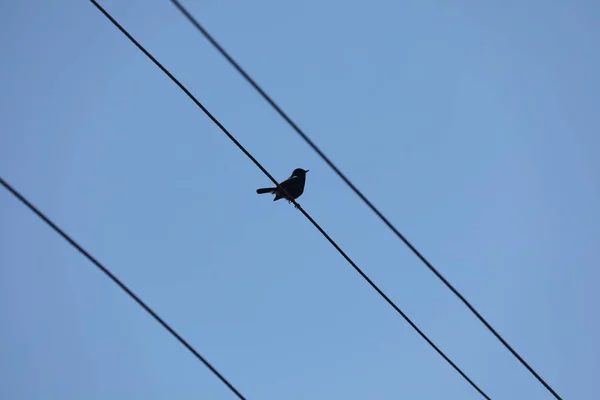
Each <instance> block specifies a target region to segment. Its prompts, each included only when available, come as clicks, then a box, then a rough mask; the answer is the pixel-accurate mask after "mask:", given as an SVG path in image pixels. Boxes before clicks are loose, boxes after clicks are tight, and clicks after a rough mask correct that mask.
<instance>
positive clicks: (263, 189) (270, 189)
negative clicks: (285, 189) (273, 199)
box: [256, 188, 277, 194]
mask: <svg viewBox="0 0 600 400" xmlns="http://www.w3.org/2000/svg"><path fill="white" fill-rule="evenodd" d="M276 189H277V188H262V189H256V193H258V194H265V193H274V192H275V190H276Z"/></svg>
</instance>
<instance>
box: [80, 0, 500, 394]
mask: <svg viewBox="0 0 600 400" xmlns="http://www.w3.org/2000/svg"><path fill="white" fill-rule="evenodd" d="M90 1H91V2H92V3H93V4H94V5H95V6H96V8H98V10H100V12H102V14H104V16H105V17H106V18H108V19H109V20H110V21H111V22H112V23H113V24H114V25H115V27H117V28H118V29H119V30H120V31H121V33H123V34H124V35H125V36H126V37H127V38H128V39H129V40H130V41H131V42H132V43H133V44H134V45H135V46H136V47H137V48H138V49H139V50H140V51H142V52H143V53H144V54H145V55H146V56H147V57H148V58H149V59H150V60H151V61H152V62H153V63H154V64H155V65H156V66H157V67H158V68H160V70H161V71H163V72H164V73H165V74H166V75H167V76H168V77H169V78H170V79H171V80H172V81H173V82H174V83H175V84H176V85H177V86H178V87H179V88H180V89H181V90H182V91H183V92H184V93H185V94H186V95H187V96H188V97H189V98H190V99H191V100H192V101H193V102H194V103H195V104H196V105H197V106H198V107H199V108H200V109H201V110H202V111H203V112H204V114H206V116H207V117H208V118H210V120H211V121H212V122H214V123H215V125H217V126H218V127H219V129H221V131H222V132H223V133H224V134H225V135H227V137H228V138H229V139H230V140H231V141H232V142H233V143H234V144H235V145H236V146H237V147H238V148H239V149H240V150H241V151H242V152H243V153H244V154H245V155H246V156H247V157H248V158H249V159H250V160H251V161H252V162H253V163H254V165H256V166H257V167H258V168H259V169H260V170H261V171H262V172H263V173H264V174H265V175H266V176H267V177H268V178H269V179H270V180H271V182H273V184H274V185H276V186H277V187H278V188H280V189H281V190H283V191H284V192H286V191H285V189H284V188H282V187H281V186H280V185H279V183H278V182H277V181H276V180H275V178H273V176H272V175H271V174H270V173H269V172H268V171H267V170H266V169H265V168H264V167H263V166H262V165H261V164H260V163H259V162H258V160H256V158H254V156H252V154H250V152H248V150H246V149H245V148H244V146H242V145H241V143H240V142H238V141H237V139H236V138H235V137H234V136H233V135H232V134H231V133H230V132H229V131H228V130H227V129H226V128H225V127H224V126H223V125H222V124H221V123H220V122H219V121H218V120H217V119H216V118H215V117H214V116H213V115H212V114H211V113H210V111H208V109H207V108H206V107H204V105H203V104H202V103H200V101H199V100H198V99H196V97H195V96H194V95H193V94H192V93H191V92H190V91H189V90H188V89H187V88H186V87H185V86H184V85H183V84H182V83H181V82H180V81H179V80H178V79H177V78H175V76H174V75H173V74H172V73H171V72H169V70H167V69H166V68H165V67H164V66H163V65H162V64H161V63H160V62H159V61H158V60H157V59H156V58H154V56H153V55H152V54H150V52H148V51H147V50H146V49H145V48H144V47H143V46H142V45H141V44H140V43H139V42H138V41H137V40H135V39H134V38H133V36H131V35H130V34H129V32H127V31H126V30H125V28H123V27H122V26H121V25H120V24H119V23H118V22H117V21H116V20H115V19H114V18H113V17H112V16H111V15H110V14H109V13H108V12H107V11H106V10H105V9H104V8H102V6H100V4H98V3H97V2H96V1H95V0H90ZM286 193H287V192H286ZM290 198H291V197H290ZM292 202H293V203H294V206H296V208H298V209H299V210H300V212H301V213H302V214H303V215H304V216H305V217H306V218H307V219H308V220H309V221H310V222H311V223H312V224H313V225H314V226H315V228H317V230H318V231H319V232H321V234H322V235H323V236H324V237H325V238H326V239H327V240H328V241H329V243H330V244H331V245H332V246H333V247H335V249H336V250H337V251H338V252H339V253H340V254H341V255H342V257H344V258H345V259H346V261H348V263H349V264H350V265H351V266H352V267H353V268H354V269H355V270H356V272H358V273H359V274H360V275H361V276H362V277H363V278H364V279H365V280H366V281H367V283H369V285H370V286H371V287H372V288H373V289H374V290H375V291H376V292H377V293H378V294H379V295H380V296H381V297H382V298H383V299H384V300H385V301H386V302H387V303H388V304H389V305H390V306H392V308H393V309H394V310H396V312H398V314H400V316H402V318H404V320H406V322H408V324H409V325H410V326H411V327H412V328H413V329H414V330H415V331H417V333H418V334H419V335H420V336H421V337H422V338H423V339H424V340H425V341H426V342H427V343H428V344H429V345H430V346H431V347H433V349H434V350H435V351H436V352H437V353H438V354H439V355H440V356H442V358H444V360H446V361H447V362H448V363H449V364H450V365H451V366H452V367H453V368H454V369H455V370H456V371H457V372H458V373H459V374H460V375H461V376H462V377H463V378H464V379H465V380H466V381H467V382H469V383H470V384H471V386H473V388H475V390H477V391H478V392H479V393H480V394H481V395H482V396H483V397H485V398H486V399H490V397H489V396H488V395H487V394H486V393H485V392H484V391H483V390H481V389H480V388H479V386H477V385H476V384H475V382H473V381H472V380H471V378H469V377H468V376H467V375H466V374H465V373H464V372H463V371H462V370H461V369H460V368H459V367H458V366H457V365H456V364H455V363H454V362H453V361H452V360H450V358H448V356H446V354H445V353H444V352H442V350H440V348H439V347H437V346H436V345H435V343H433V341H431V339H429V338H428V337H427V335H425V333H423V331H421V329H419V327H418V326H417V325H416V324H415V323H414V322H413V321H412V320H411V319H410V318H408V316H407V315H406V314H405V313H404V312H403V311H402V310H401V309H400V308H399V307H398V306H397V305H396V304H395V303H394V302H393V301H392V300H391V299H390V298H389V297H388V296H387V295H386V294H385V293H384V292H383V291H382V290H381V289H380V288H379V287H378V286H377V285H376V284H375V282H373V281H372V280H371V278H369V277H368V276H367V275H366V274H365V273H364V272H363V271H362V269H360V268H359V267H358V265H356V263H355V262H354V261H352V259H351V258H350V257H349V256H348V255H347V254H346V253H345V252H344V251H343V250H342V249H341V248H340V246H339V245H338V244H337V243H336V242H335V241H334V240H333V239H332V238H331V237H330V236H329V235H328V234H327V232H325V230H324V229H323V228H321V226H320V225H319V224H318V223H317V222H316V221H315V220H314V219H313V218H312V217H311V216H310V215H309V214H308V213H307V212H306V211H304V209H303V208H302V207H301V206H300V205H299V204H298V203H297V202H296V201H295V200H292Z"/></svg>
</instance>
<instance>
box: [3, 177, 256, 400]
mask: <svg viewBox="0 0 600 400" xmlns="http://www.w3.org/2000/svg"><path fill="white" fill-rule="evenodd" d="M0 184H1V185H2V186H4V188H5V189H6V190H8V191H9V192H10V193H11V194H12V195H13V196H15V197H16V198H17V199H18V200H19V201H20V202H21V203H23V204H24V205H25V206H26V207H27V208H29V209H30V210H31V211H33V213H34V214H36V215H37V216H38V217H40V218H41V219H42V220H43V221H44V222H45V223H46V224H47V225H48V226H49V227H50V228H52V229H53V230H54V231H55V232H56V233H58V234H59V235H60V236H61V237H62V238H63V239H65V240H66V241H67V242H68V243H69V244H70V245H71V246H73V247H74V248H75V249H76V250H77V251H78V252H80V253H81V254H83V255H84V256H85V258H87V259H88V260H89V261H91V262H92V264H94V265H95V266H96V267H98V269H100V270H101V271H102V272H104V274H105V275H106V276H108V277H109V278H110V279H111V280H112V281H113V282H114V283H116V284H117V286H119V287H120V288H121V289H123V291H124V292H125V293H127V294H128V295H129V297H131V298H132V299H133V300H135V302H136V303H138V305H140V306H141V307H142V308H143V309H144V310H145V311H146V312H147V313H148V314H150V315H151V316H152V318H154V319H155V320H156V321H157V322H158V323H159V324H161V325H162V327H163V328H165V329H166V330H167V331H169V333H170V334H171V335H173V336H174V337H175V339H177V340H178V341H179V342H180V343H181V344H182V345H184V346H185V348H186V349H188V350H189V351H190V352H191V353H192V354H193V355H194V356H195V357H196V358H197V359H198V360H200V361H201V362H202V364H204V365H205V366H206V367H207V368H208V369H209V370H210V371H211V372H212V373H213V374H214V375H216V376H217V378H219V379H220V380H221V382H223V383H224V384H225V385H226V386H227V387H228V388H229V390H231V391H232V392H233V393H234V394H235V395H236V396H237V397H238V398H239V399H241V400H246V398H245V397H244V396H242V394H241V393H240V392H239V391H238V390H237V389H236V388H235V387H234V386H233V385H232V384H231V383H229V381H228V380H227V379H225V377H224V376H223V375H221V373H220V372H219V371H217V370H216V369H215V367H213V366H212V365H211V364H210V363H209V362H208V361H207V360H206V359H205V358H204V357H202V355H200V353H198V351H197V350H196V349H194V347H192V345H191V344H189V343H188V342H187V341H186V340H185V339H184V338H183V337H182V336H181V335H180V334H179V333H177V331H175V329H173V328H171V326H170V325H169V324H168V323H166V322H165V321H164V320H163V319H162V318H161V317H160V316H159V315H158V314H157V313H156V312H155V311H154V310H153V309H152V308H150V306H148V305H147V304H146V303H144V301H143V300H142V299H140V298H139V297H138V296H137V295H136V294H135V293H134V292H133V291H132V290H131V289H129V287H128V286H127V285H126V284H124V283H123V282H121V280H119V278H117V277H116V276H115V275H114V274H113V273H112V272H110V270H109V269H108V268H107V267H105V266H104V265H102V264H101V263H100V261H98V260H97V259H96V258H94V256H92V255H91V254H90V253H89V252H88V251H87V250H85V249H84V248H83V247H82V246H81V245H80V244H79V243H77V242H76V241H75V239H73V238H71V236H69V235H68V234H67V233H65V231H63V230H62V229H61V228H60V227H58V225H56V224H55V223H54V222H52V220H50V218H48V217H47V216H46V215H45V214H44V213H43V212H41V211H40V210H39V209H38V208H37V207H36V206H34V205H33V204H32V203H31V202H29V200H27V199H26V198H25V197H24V196H23V195H22V194H21V193H19V192H18V191H17V190H16V189H14V188H13V187H12V186H11V185H10V184H9V183H8V182H6V181H5V180H4V179H2V177H0Z"/></svg>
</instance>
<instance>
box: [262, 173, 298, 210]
mask: <svg viewBox="0 0 600 400" xmlns="http://www.w3.org/2000/svg"><path fill="white" fill-rule="evenodd" d="M307 172H308V170H307V169H306V170H304V169H302V168H296V169H295V170H294V172H292V176H290V177H289V178H287V179H286V180H285V181H283V182H281V183H280V184H279V185H280V186H281V187H282V188H284V189H285V191H286V192H287V194H288V195H289V197H288V196H286V194H285V193H284V192H283V191H282V190H281V189H279V188H278V187H270V188H261V189H256V193H258V194H264V193H273V194H275V198H274V199H273V201H277V200H279V199H286V200H287V201H288V202H291V200H292V199H294V200H295V199H297V198H298V197H300V195H301V194H302V193H304V183H305V182H306V173H307ZM290 197H291V198H290Z"/></svg>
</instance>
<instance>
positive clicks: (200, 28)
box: [171, 0, 562, 400]
mask: <svg viewBox="0 0 600 400" xmlns="http://www.w3.org/2000/svg"><path fill="white" fill-rule="evenodd" d="M171 2H172V3H173V4H174V5H175V7H177V8H178V9H179V11H181V12H182V13H183V15H184V16H185V17H186V18H187V19H188V20H189V21H190V22H191V23H192V25H194V26H195V27H196V28H197V29H198V30H199V31H200V33H202V35H203V36H204V37H205V38H206V39H207V40H208V41H209V42H210V43H211V44H212V45H213V46H214V47H215V48H216V49H217V50H218V51H219V53H221V55H222V56H223V57H225V58H226V59H227V61H229V62H230V63H231V65H232V66H233V67H234V68H235V69H236V70H237V71H238V72H239V73H240V74H241V75H242V76H243V77H244V78H246V80H247V81H248V83H250V85H252V86H253V87H254V89H256V90H257V91H258V92H259V93H260V95H261V96H262V97H263V98H264V99H265V100H266V101H267V102H268V103H269V104H270V105H271V106H272V107H273V108H274V109H275V111H277V113H278V114H279V115H280V116H281V117H282V118H283V119H284V120H285V121H286V122H287V123H288V124H289V125H290V126H291V127H292V128H293V129H294V131H296V133H298V135H300V136H301V137H302V139H304V141H305V142H306V143H308V145H309V146H310V147H311V148H312V149H313V150H314V151H316V152H317V154H318V155H319V156H321V158H322V159H323V160H324V161H325V162H326V163H327V165H329V166H330V167H331V169H333V170H334V171H335V173H336V174H337V175H338V176H339V177H340V178H342V180H343V181H344V182H345V183H346V184H347V185H348V186H349V187H350V189H352V191H354V193H355V194H356V195H358V197H360V198H361V200H362V201H364V202H365V204H366V205H367V206H368V207H369V208H370V209H371V210H372V211H373V212H374V213H375V214H376V215H377V216H378V217H379V218H380V219H381V220H382V221H383V222H384V223H385V224H386V225H387V227H388V228H390V229H391V230H392V231H393V232H394V233H395V234H396V236H398V238H400V240H402V241H403V242H404V244H405V245H406V246H408V248H409V249H410V250H412V252H413V253H414V254H415V255H416V256H417V257H418V258H419V259H420V260H421V261H422V262H423V263H424V264H425V265H426V266H427V267H428V268H429V269H430V270H431V272H433V273H434V274H435V275H436V276H437V277H438V278H439V279H440V280H441V281H442V282H443V283H444V285H446V287H447V288H448V289H450V290H451V291H452V293H454V294H455V295H456V296H457V297H458V298H459V299H460V300H461V301H462V302H463V303H464V304H465V305H466V306H467V308H469V310H471V312H472V313H473V314H474V315H475V316H476V317H477V318H478V319H479V321H481V322H482V323H483V324H484V325H485V327H486V328H487V329H489V330H490V332H492V333H493V334H494V336H495V337H496V338H497V339H498V340H499V341H500V342H501V343H502V344H503V345H504V347H506V348H507V349H508V350H509V351H510V352H511V353H512V354H513V355H514V356H515V357H516V358H517V359H518V360H519V361H520V362H521V364H523V365H524V366H525V368H527V369H528V370H529V372H530V373H531V374H533V376H535V377H536V378H537V380H538V381H539V382H540V383H541V384H542V385H544V387H545V388H546V389H548V391H550V393H552V394H553V395H554V397H555V398H556V399H558V400H562V399H561V397H560V396H559V395H558V394H557V393H556V392H555V391H554V389H552V387H550V385H549V384H548V383H546V381H544V379H542V377H541V376H540V375H539V374H538V373H537V372H536V371H535V370H534V369H533V368H532V367H531V366H530V365H529V364H528V363H527V362H526V361H525V360H524V359H523V357H521V356H520V355H519V353H517V351H516V350H514V349H513V348H512V346H511V345H510V344H508V342H507V341H506V340H505V339H504V338H503V337H502V336H501V335H500V334H499V333H498V332H497V331H496V330H495V329H494V328H493V327H492V325H491V324H490V323H489V322H487V320H486V319H485V318H484V317H483V316H482V315H481V314H480V313H479V312H478V311H477V310H476V309H475V307H473V306H472V305H471V303H470V302H469V301H468V300H467V299H466V298H465V297H464V296H463V295H462V294H461V293H460V292H459V291H458V290H457V289H455V288H454V286H452V284H451V283H450V282H448V280H447V279H446V278H445V277H444V276H443V275H442V274H441V273H440V272H439V271H438V270H437V269H436V268H435V267H434V266H433V265H432V264H431V263H430V262H429V261H428V260H427V259H426V258H425V256H423V255H422V254H421V252H419V251H418V250H417V249H416V247H415V246H413V245H412V243H410V242H409V240H408V239H407V238H406V237H405V236H404V235H403V234H402V233H400V231H399V230H398V229H396V227H395V226H394V225H393V224H392V223H391V222H390V221H389V220H388V219H387V218H386V217H385V216H384V215H383V214H382V213H381V211H379V209H377V207H375V205H373V203H371V201H370V200H369V199H368V198H367V197H366V196H365V195H364V194H363V193H362V192H361V191H360V190H359V189H358V188H357V187H356V186H355V185H354V184H353V183H352V182H351V181H350V179H349V178H347V177H346V175H344V173H343V172H342V171H340V169H339V168H338V167H337V166H336V165H335V164H334V163H333V161H331V160H330V159H329V157H327V156H326V155H325V153H323V151H321V149H320V148H319V147H318V146H317V145H316V144H315V143H314V142H313V141H312V140H311V139H310V138H309V137H308V136H307V135H306V134H305V133H304V132H303V131H302V129H300V127H298V125H296V123H295V122H294V121H292V119H291V118H290V117H289V116H288V115H287V114H286V113H285V112H284V111H283V110H282V109H281V107H279V105H277V103H275V101H274V100H273V99H272V98H271V97H270V96H269V95H268V94H267V93H266V92H265V91H264V90H263V89H262V88H261V87H260V86H259V85H258V83H256V82H255V81H254V79H252V78H251V77H250V75H248V73H247V72H246V71H245V70H244V69H243V68H242V67H241V66H240V65H239V64H238V63H237V62H236V61H235V60H234V59H233V58H232V57H231V56H230V55H229V53H227V52H226V51H225V49H223V47H221V45H220V44H219V43H218V42H217V41H216V40H215V39H214V38H213V37H212V35H211V34H210V33H208V31H207V30H206V29H205V28H204V27H203V26H202V25H200V23H199V22H198V21H197V20H196V19H195V18H194V17H193V16H192V15H191V14H190V13H189V12H188V10H187V9H186V8H185V7H184V6H183V5H182V4H181V3H180V2H179V1H177V0H171Z"/></svg>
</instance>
